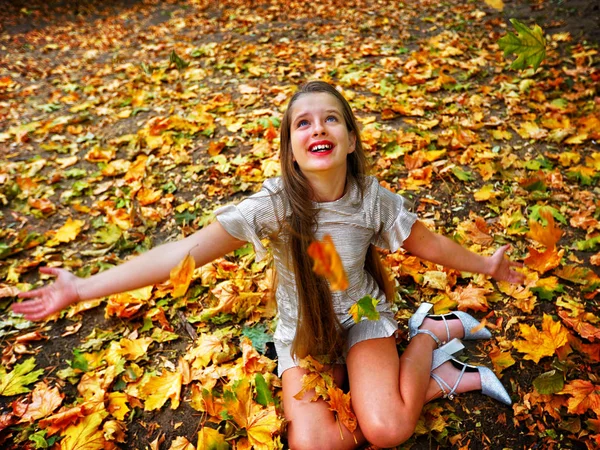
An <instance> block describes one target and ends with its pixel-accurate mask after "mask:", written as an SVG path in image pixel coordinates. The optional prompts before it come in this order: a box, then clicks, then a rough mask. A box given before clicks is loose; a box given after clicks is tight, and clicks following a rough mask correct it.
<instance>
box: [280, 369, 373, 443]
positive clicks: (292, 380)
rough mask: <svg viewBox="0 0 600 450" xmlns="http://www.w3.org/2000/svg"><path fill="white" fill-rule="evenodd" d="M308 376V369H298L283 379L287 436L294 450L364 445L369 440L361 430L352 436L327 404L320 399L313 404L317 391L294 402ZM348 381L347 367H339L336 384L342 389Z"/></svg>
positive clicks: (336, 370) (335, 370) (288, 373)
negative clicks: (305, 377)
mask: <svg viewBox="0 0 600 450" xmlns="http://www.w3.org/2000/svg"><path fill="white" fill-rule="evenodd" d="M305 373H306V371H305V370H304V369H301V368H300V367H294V368H292V369H288V370H286V371H285V372H284V373H283V376H282V387H283V410H284V413H285V418H286V419H287V420H288V422H289V423H288V429H287V430H288V432H287V435H288V444H289V447H290V449H292V450H300V449H311V450H318V449H323V450H337V449H339V450H345V449H354V448H357V447H358V446H359V445H362V444H364V443H365V439H364V437H363V435H362V433H361V432H360V430H359V429H357V430H356V431H355V432H354V436H352V433H350V431H348V429H347V428H345V427H344V426H343V425H342V424H341V423H338V422H337V421H336V419H335V416H334V414H333V412H332V411H330V410H329V405H328V404H327V403H325V402H324V401H323V400H320V399H319V400H317V401H315V402H311V401H310V399H311V398H312V397H313V395H314V390H311V391H308V392H307V393H306V394H305V395H304V398H302V399H301V400H297V399H295V398H294V395H296V394H297V393H298V392H300V390H301V389H302V376H303V375H304V374H305ZM345 377H346V375H345V368H344V366H340V365H336V366H335V367H334V378H335V381H336V384H337V385H338V386H341V385H342V384H343V382H344V380H345ZM355 438H356V441H355V440H354V439H355ZM357 442H358V444H357Z"/></svg>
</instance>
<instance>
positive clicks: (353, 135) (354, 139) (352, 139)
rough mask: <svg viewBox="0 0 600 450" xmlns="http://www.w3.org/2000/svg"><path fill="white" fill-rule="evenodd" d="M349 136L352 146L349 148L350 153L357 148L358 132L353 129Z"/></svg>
mask: <svg viewBox="0 0 600 450" xmlns="http://www.w3.org/2000/svg"><path fill="white" fill-rule="evenodd" d="M348 137H349V138H350V148H349V149H348V153H349V154H350V153H352V152H353V151H354V150H356V133H355V132H354V131H351V132H350V135H349V136H348Z"/></svg>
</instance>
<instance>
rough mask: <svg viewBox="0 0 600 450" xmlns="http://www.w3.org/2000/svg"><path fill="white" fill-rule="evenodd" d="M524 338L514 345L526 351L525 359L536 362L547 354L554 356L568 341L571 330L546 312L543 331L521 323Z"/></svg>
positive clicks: (523, 351) (521, 350) (522, 351)
mask: <svg viewBox="0 0 600 450" xmlns="http://www.w3.org/2000/svg"><path fill="white" fill-rule="evenodd" d="M519 328H520V330H521V337H522V338H523V339H522V340H518V341H514V342H513V347H514V348H515V349H517V350H518V351H519V352H521V353H525V359H530V360H532V361H534V362H536V363H538V362H539V361H540V359H542V358H543V357H545V356H552V355H554V354H555V353H556V351H557V349H559V348H560V347H562V346H563V345H565V344H566V343H567V342H568V336H569V332H568V331H567V330H566V329H565V328H564V327H563V326H562V324H561V323H560V322H555V321H554V320H552V317H551V316H549V315H547V314H544V318H543V321H542V331H538V329H537V328H536V327H535V326H534V325H527V324H523V323H522V324H519Z"/></svg>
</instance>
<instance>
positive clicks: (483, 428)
mask: <svg viewBox="0 0 600 450" xmlns="http://www.w3.org/2000/svg"><path fill="white" fill-rule="evenodd" d="M482 3H483V2H482ZM208 8H209V10H210V11H212V13H213V14H214V15H217V16H218V15H220V14H221V13H222V12H221V11H220V10H219V3H218V2H213V3H212V4H211V5H210V6H209V7H208ZM182 10H185V2H179V1H177V0H170V1H164V2H162V1H158V0H156V1H148V0H146V1H144V0H107V1H102V2H99V1H93V0H79V1H69V0H63V1H51V2H49V1H41V0H27V1H11V2H1V3H0V36H4V41H2V42H0V56H1V54H2V53H3V52H6V50H7V48H11V47H13V46H18V45H21V44H23V43H24V39H23V36H24V35H26V34H28V33H31V32H36V31H39V32H43V30H44V29H45V27H47V26H48V25H51V24H56V23H64V24H85V25H88V26H89V25H93V24H94V23H95V22H96V21H100V20H102V18H106V17H111V16H115V15H120V14H124V13H128V14H130V16H129V19H128V21H126V22H125V26H127V23H130V24H133V23H134V22H135V23H136V27H138V26H140V24H142V25H147V26H152V25H159V24H160V23H162V22H163V21H165V20H167V19H168V18H169V17H170V16H171V15H172V14H173V13H175V12H180V13H181V12H182ZM502 16H503V17H504V18H505V19H506V20H507V19H508V18H517V19H519V20H521V21H523V22H526V23H538V24H540V25H542V26H543V27H544V29H545V30H550V29H551V30H552V32H553V33H555V32H567V31H568V32H570V33H571V35H572V36H573V38H574V39H577V40H579V39H582V40H588V41H589V42H595V43H598V42H599V41H600V3H598V2H597V1H596V0H564V1H562V0H547V1H544V0H536V1H522V0H506V1H505V9H504V11H503V13H502ZM271 31H272V33H273V32H274V30H271ZM298 32H300V31H294V30H291V31H290V30H289V29H287V28H286V23H285V20H284V19H282V21H281V23H280V31H278V33H280V35H281V36H287V35H288V34H289V33H298ZM216 38H218V36H217V37H216ZM221 38H223V39H226V38H227V36H221ZM198 39H199V40H202V37H198ZM211 39H215V36H214V35H212V36H211ZM248 39H250V38H248ZM39 57H41V58H48V55H46V54H44V53H41V52H40V55H39ZM105 57H106V58H112V55H110V54H107V55H106V56H105ZM2 59H3V60H4V58H2ZM58 63H59V61H52V60H51V58H48V64H49V65H54V64H58ZM9 64H10V62H9ZM33 77H34V78H35V74H34V75H33ZM0 100H1V97H0ZM142 114H144V113H142ZM140 117H145V116H140ZM140 117H137V118H136V119H139V118H140ZM136 119H133V118H132V120H128V121H121V122H120V125H119V126H120V127H121V128H119V129H118V130H112V131H111V130H109V131H107V132H106V135H107V136H109V137H110V136H120V135H123V134H126V133H128V132H135V130H136V129H137V128H136V124H135V122H136V121H137V120H136ZM128 127H130V129H128ZM0 131H1V130H0ZM0 145H1V144H0ZM11 151H12V150H11ZM3 152H7V149H2V150H1V151H0V155H3ZM451 195H452V193H451V192H448V196H449V199H448V201H449V203H459V202H457V199H455V198H454V199H453V198H450V197H451ZM472 206H473V209H474V210H475V209H476V208H478V206H477V205H472ZM468 210H469V208H465V211H468ZM4 213H5V214H4V217H5V218H6V220H12V219H10V218H9V214H8V213H7V212H6V211H4ZM58 220H60V219H58ZM164 238H165V236H164V235H162V236H158V237H157V238H156V239H157V240H156V241H155V244H159V243H160V240H161V239H164ZM76 320H82V319H81V318H79V319H76ZM73 323H74V322H73V321H71V320H66V319H62V320H59V321H58V322H56V323H55V324H53V325H52V327H51V328H50V329H49V330H48V331H46V334H47V335H48V338H49V339H48V340H47V341H45V342H44V343H43V351H42V352H40V353H39V354H38V356H37V361H38V364H39V365H40V366H41V367H46V368H53V369H51V370H48V371H47V372H46V376H50V377H51V376H52V375H51V373H54V371H56V370H61V369H64V368H66V367H67V364H66V360H67V359H70V358H71V357H72V349H73V348H75V347H77V346H79V345H81V343H82V341H83V338H84V337H86V336H88V335H89V334H90V333H92V331H93V330H94V329H100V330H112V329H115V328H116V329H122V328H126V327H127V326H128V324H127V323H126V322H122V321H119V320H115V319H112V320H109V321H107V320H106V319H105V318H104V311H103V309H102V308H96V309H94V310H91V311H88V312H86V314H85V316H84V318H83V320H82V326H81V329H80V330H79V331H78V332H77V333H76V334H73V335H70V336H66V337H61V335H62V334H63V333H64V332H65V331H66V328H67V327H68V326H72V325H73ZM176 331H178V332H179V334H180V336H181V337H180V339H179V340H178V341H176V342H175V343H174V344H172V345H165V346H164V347H163V348H162V349H160V350H159V353H158V354H157V355H152V357H160V356H164V355H169V357H170V358H171V357H172V356H174V355H178V354H181V353H182V352H183V351H185V348H186V346H187V345H188V344H189V343H190V342H191V338H189V337H188V334H187V333H186V332H185V330H184V329H183V327H181V326H180V329H178V330H176ZM542 372H543V369H542V368H541V367H537V366H535V365H528V366H527V367H517V366H513V367H511V368H509V369H507V370H506V371H505V372H504V378H503V379H504V380H513V382H514V380H515V379H517V378H518V379H519V383H523V382H525V383H530V382H531V380H533V379H534V378H536V377H537V376H538V375H540V374H541V373H542ZM55 381H56V382H57V383H61V384H63V382H62V381H60V380H58V379H56V380H55ZM64 389H65V390H66V391H67V392H68V390H69V389H71V390H74V388H73V387H72V386H70V385H69V384H68V383H66V384H65V385H64ZM185 394H186V393H184V394H183V395H182V396H183V397H185ZM442 405H443V407H444V408H447V409H448V410H454V413H455V415H456V416H457V417H459V418H460V421H459V423H460V430H453V431H454V432H455V433H456V432H460V433H462V435H463V438H462V439H461V441H460V442H461V443H462V445H463V447H461V448H468V449H480V448H481V449H483V448H490V449H498V450H499V449H506V448H510V449H536V448H541V447H540V446H539V445H538V436H537V435H535V434H532V433H530V432H528V428H527V424H520V423H515V421H514V420H513V419H514V416H513V412H512V409H510V408H499V407H498V404H497V403H495V402H494V401H493V400H491V399H488V398H484V397H483V396H481V395H480V394H465V395H464V397H463V400H462V401H461V402H460V404H457V403H451V402H448V401H444V402H443V403H442ZM201 423H202V417H201V415H200V414H199V413H198V412H196V411H195V410H193V409H191V408H190V407H189V405H188V404H187V403H186V402H182V406H180V408H179V409H178V410H176V411H172V410H171V409H169V408H163V409H162V410H160V411H157V412H151V413H148V412H143V413H140V415H139V416H137V417H135V419H134V420H132V421H131V423H130V424H129V430H128V434H127V441H126V443H125V444H124V447H123V448H137V449H142V448H147V446H148V445H149V444H150V443H151V442H152V441H154V440H155V439H158V438H160V437H161V436H164V437H165V438H166V439H165V441H164V443H163V444H162V445H161V446H160V448H164V449H166V448H168V445H169V443H170V441H171V439H172V438H173V436H187V437H188V438H190V439H194V436H195V435H196V434H197V431H198V429H199V427H200V424H201ZM471 436H472V438H470V437H471ZM410 445H412V446H411V447H410V448H413V449H419V450H425V449H430V448H438V443H437V442H436V441H435V439H434V438H433V436H429V437H428V436H421V437H419V438H417V439H414V440H413V441H412V442H411V444H410ZM560 448H572V449H585V448H586V446H585V445H584V444H582V443H579V442H576V441H572V440H569V439H568V438H565V439H564V440H563V441H562V443H561V446H560Z"/></svg>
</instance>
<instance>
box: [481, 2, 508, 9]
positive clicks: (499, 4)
mask: <svg viewBox="0 0 600 450" xmlns="http://www.w3.org/2000/svg"><path fill="white" fill-rule="evenodd" d="M483 1H484V2H485V4H486V5H488V6H491V7H492V8H494V9H497V10H498V11H503V10H504V2H503V1H502V0H483Z"/></svg>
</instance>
